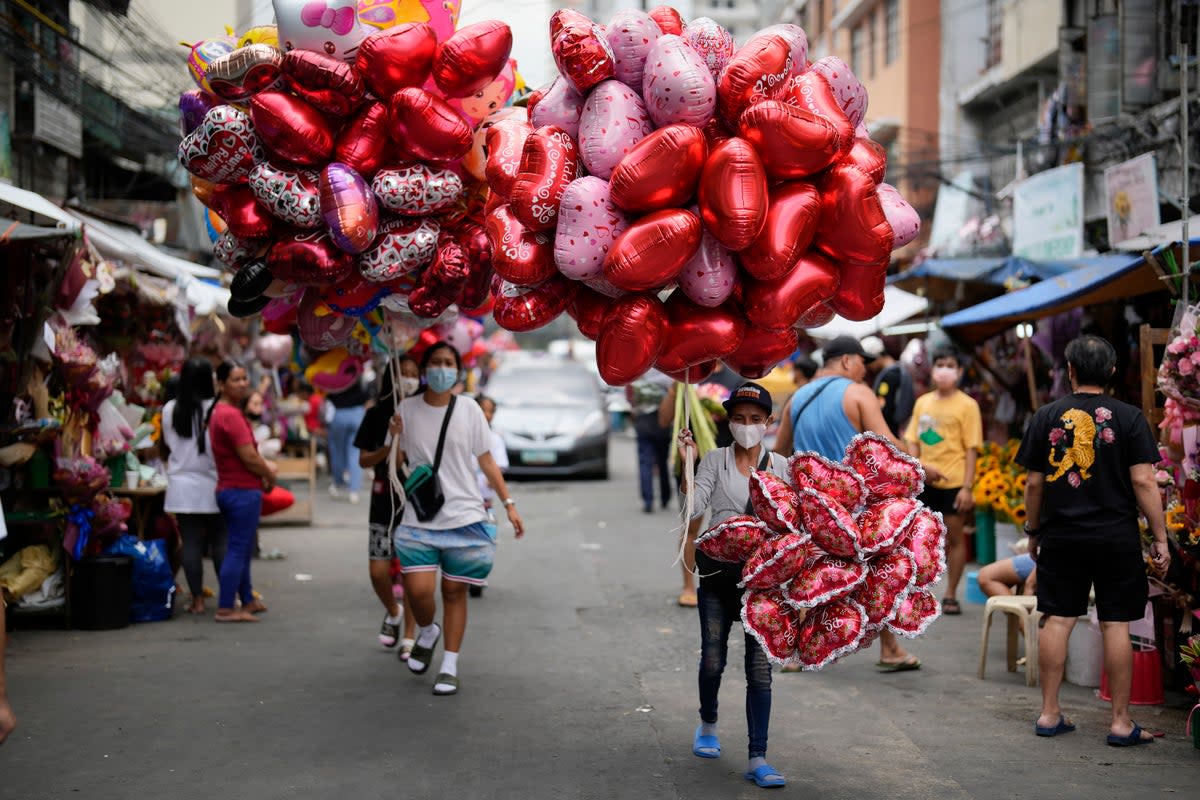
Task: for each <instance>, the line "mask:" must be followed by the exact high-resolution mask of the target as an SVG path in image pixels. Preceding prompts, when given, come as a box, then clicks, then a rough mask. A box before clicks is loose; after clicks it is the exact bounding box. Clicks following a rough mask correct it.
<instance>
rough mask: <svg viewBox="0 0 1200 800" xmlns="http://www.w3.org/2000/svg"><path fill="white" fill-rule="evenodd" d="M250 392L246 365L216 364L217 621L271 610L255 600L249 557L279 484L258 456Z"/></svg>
mask: <svg viewBox="0 0 1200 800" xmlns="http://www.w3.org/2000/svg"><path fill="white" fill-rule="evenodd" d="M249 391H250V379H249V377H248V376H247V375H246V369H245V367H243V366H241V365H240V364H234V363H233V362H230V361H226V362H223V363H222V364H221V366H219V367H217V402H216V403H214V404H213V405H212V408H211V409H210V410H209V412H208V413H209V417H210V418H209V423H208V432H209V437H210V439H211V441H212V452H213V461H215V462H216V464H217V507H218V508H220V509H221V514H222V515H223V516H224V517H225V527H226V529H227V530H228V532H229V542H228V545H227V549H226V553H225V560H224V561H222V562H221V572H220V575H219V576H218V577H219V579H220V582H221V593H220V596H219V600H218V608H217V614H216V620H217V622H257V621H258V619H257V617H255V616H254V615H255V614H256V613H260V612H263V611H266V610H267V607H266V606H264V605H263V604H262V603H260V602H258V601H257V600H255V599H254V590H253V588H252V587H251V585H250V560H251V558H252V556H253V555H254V537H255V534H256V533H257V532H258V520H259V517H260V516H261V515H262V501H263V489H264V488H265V489H267V490H268V491H269V490H270V489H271V487H272V486H274V485H275V465H274V464H271V463H269V462H268V461H266V460H264V459H263V457H262V456H261V455H259V453H258V445H257V443H256V442H255V441H254V432H253V431H252V430H251V429H250V423H249V422H248V421H247V420H246V417H245V415H243V414H242V402H243V401H244V400H245V399H246V395H247V394H249ZM235 595H236V596H240V597H241V601H242V605H241V608H236V607H235V606H234V601H235V599H236V598H235Z"/></svg>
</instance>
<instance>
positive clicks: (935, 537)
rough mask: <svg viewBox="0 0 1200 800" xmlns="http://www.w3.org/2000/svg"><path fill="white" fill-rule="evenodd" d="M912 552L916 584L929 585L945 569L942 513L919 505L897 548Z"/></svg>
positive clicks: (944, 539)
mask: <svg viewBox="0 0 1200 800" xmlns="http://www.w3.org/2000/svg"><path fill="white" fill-rule="evenodd" d="M899 548H904V549H906V550H908V551H909V552H911V553H912V556H913V559H914V560H915V561H916V564H917V579H916V585H917V586H921V587H924V586H929V585H930V584H932V583H934V582H935V581H937V580H938V579H940V578H941V577H942V574H943V573H945V571H946V523H945V522H944V521H943V520H942V515H941V514H940V513H938V512H936V511H930V510H929V509H928V508H925V507H924V506H921V508H920V510H918V511H917V514H916V516H915V517H914V518H913V521H912V524H910V525H909V526H908V532H907V533H906V534H905V536H904V538H903V539H901V540H900V543H899V545H897V549H899Z"/></svg>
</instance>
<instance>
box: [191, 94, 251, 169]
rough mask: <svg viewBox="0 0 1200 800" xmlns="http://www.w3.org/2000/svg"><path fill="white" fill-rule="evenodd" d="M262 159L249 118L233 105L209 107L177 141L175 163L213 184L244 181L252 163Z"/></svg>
mask: <svg viewBox="0 0 1200 800" xmlns="http://www.w3.org/2000/svg"><path fill="white" fill-rule="evenodd" d="M265 160H266V155H265V153H264V152H263V148H262V143H261V142H259V141H258V137H257V136H255V135H254V127H253V126H252V125H251V124H250V117H248V116H247V115H246V113H245V112H243V111H239V110H238V109H236V108H234V107H233V106H217V107H216V108H213V109H210V110H209V112H208V113H207V114H205V115H204V121H203V122H201V123H200V124H199V125H198V126H197V127H196V129H195V130H193V131H192V132H191V133H189V134H188V135H187V136H185V137H184V139H183V141H182V142H180V143H179V163H181V164H183V166H184V168H185V169H187V171H188V172H190V173H192V174H193V175H195V176H196V177H197V178H203V179H204V180H206V181H211V182H213V183H245V182H246V179H247V178H249V177H250V170H251V169H253V168H254V165H255V164H257V163H258V162H260V161H265Z"/></svg>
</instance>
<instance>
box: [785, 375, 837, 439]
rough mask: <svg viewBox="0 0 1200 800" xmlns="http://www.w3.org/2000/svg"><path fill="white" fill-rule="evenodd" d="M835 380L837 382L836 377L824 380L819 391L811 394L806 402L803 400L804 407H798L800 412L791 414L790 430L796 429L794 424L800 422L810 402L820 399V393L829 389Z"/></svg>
mask: <svg viewBox="0 0 1200 800" xmlns="http://www.w3.org/2000/svg"><path fill="white" fill-rule="evenodd" d="M836 380H837V378H836V377H832V378H826V379H825V383H823V384H822V385H821V388H820V389H817V390H816V391H815V392H813V393H812V396H811V397H809V398H808V399H807V400H805V401H804V405H802V406H800V410H798V411H797V412H796V413H794V414H792V428H793V430H794V429H795V427H796V423H797V422H799V421H800V415H801V414H803V413H804V410H805V409H806V408H808V407H809V406H810V405H812V402H813V401H814V400H816V399H817V398H818V397H820V396H821V392H823V391H825V390H826V389H828V388H829V387H830V386H831V385H832V384H833V382H834V381H836Z"/></svg>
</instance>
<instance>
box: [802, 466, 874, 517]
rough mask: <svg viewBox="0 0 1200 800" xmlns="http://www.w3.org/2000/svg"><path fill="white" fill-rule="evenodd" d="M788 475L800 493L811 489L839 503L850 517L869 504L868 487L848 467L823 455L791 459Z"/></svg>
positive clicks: (860, 477) (859, 476)
mask: <svg viewBox="0 0 1200 800" xmlns="http://www.w3.org/2000/svg"><path fill="white" fill-rule="evenodd" d="M788 474H789V475H790V476H791V478H792V483H793V484H795V486H796V488H797V489H812V490H814V491H816V492H820V493H821V494H823V495H825V496H827V497H829V498H830V499H832V500H836V501H837V502H838V503H839V504H841V506H842V507H843V508H845V509H846V510H847V511H849V512H850V513H851V514H854V513H856V512H858V511H859V510H860V509H861V508H862V507H863V504H864V503H866V501H867V484H866V481H864V480H863V478H862V476H861V475H859V474H858V473H857V472H855V471H854V470H852V469H850V467H847V466H846V465H845V464H842V463H839V462H837V461H830V460H829V459H828V458H825V456H823V455H821V454H820V453H811V452H809V453H796V454H795V455H794V456H792V457H791V458H789V459H788Z"/></svg>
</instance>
